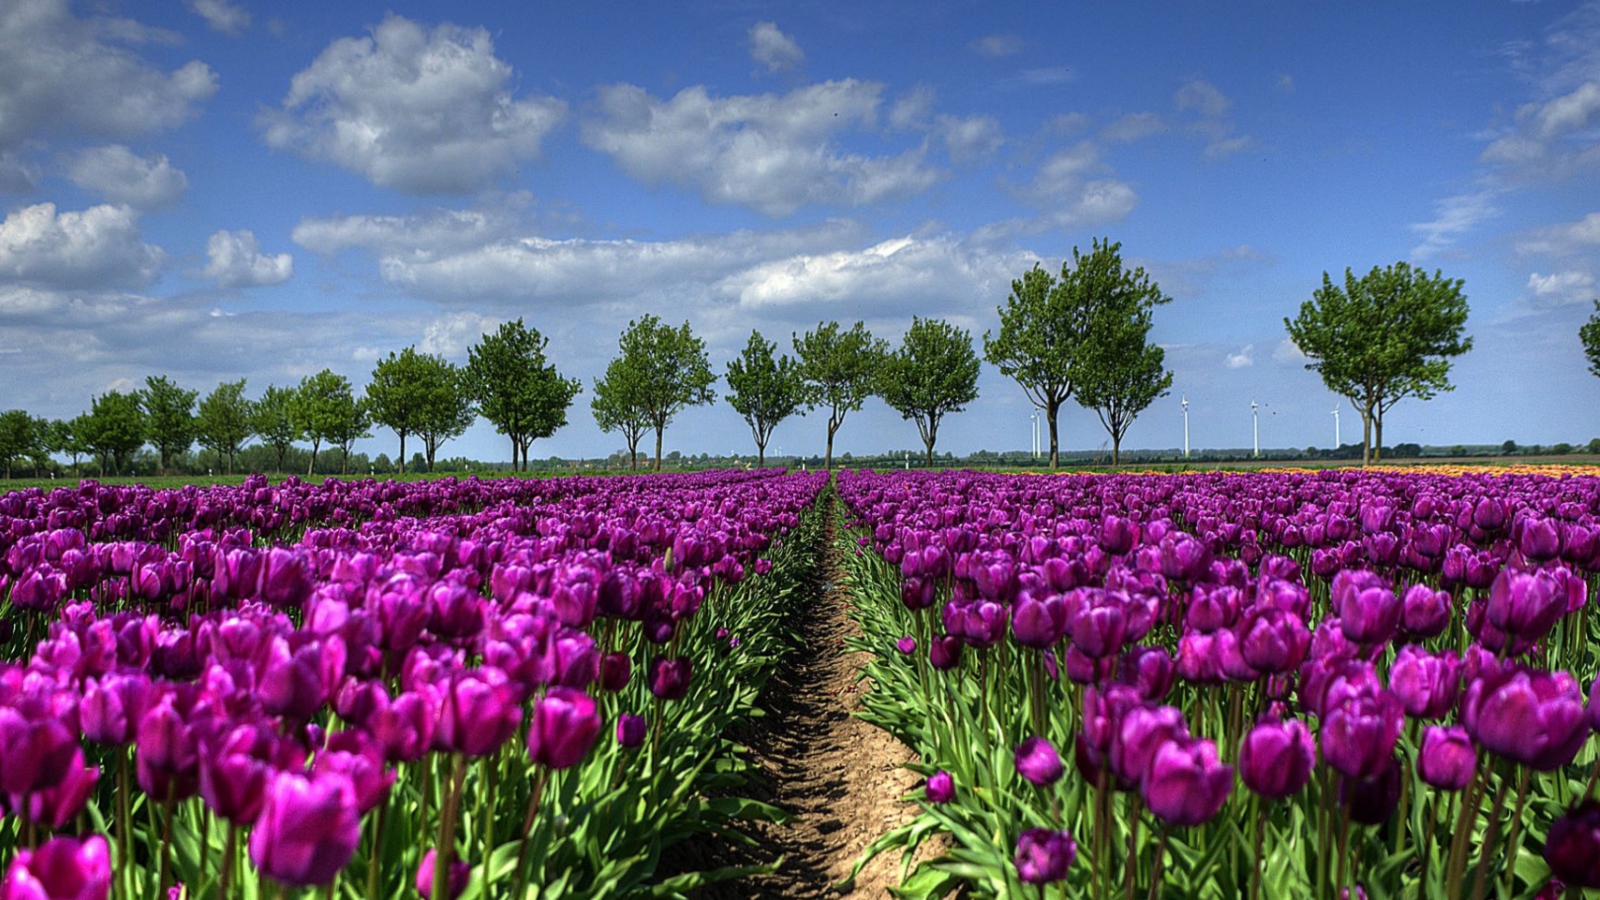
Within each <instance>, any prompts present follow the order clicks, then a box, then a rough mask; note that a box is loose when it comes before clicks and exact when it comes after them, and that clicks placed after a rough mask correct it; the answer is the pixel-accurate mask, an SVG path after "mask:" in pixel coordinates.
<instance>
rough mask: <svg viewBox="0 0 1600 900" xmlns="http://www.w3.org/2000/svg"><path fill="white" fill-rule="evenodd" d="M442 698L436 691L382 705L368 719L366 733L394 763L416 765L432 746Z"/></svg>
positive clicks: (403, 696)
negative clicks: (367, 731) (375, 739)
mask: <svg viewBox="0 0 1600 900" xmlns="http://www.w3.org/2000/svg"><path fill="white" fill-rule="evenodd" d="M442 705H443V698H442V696H441V695H440V694H439V692H438V691H437V689H433V688H429V689H428V691H427V692H417V691H407V692H405V693H402V694H400V695H399V696H397V697H395V698H394V699H393V700H389V701H386V702H384V703H381V704H379V705H378V706H377V708H375V709H374V710H373V711H372V715H371V716H369V717H368V719H367V729H368V730H369V731H371V732H372V736H373V737H374V738H377V739H378V741H379V742H380V743H382V744H383V752H384V759H386V760H388V761H389V762H391V763H399V762H416V761H417V760H419V759H421V758H422V757H423V756H424V755H425V754H426V753H427V752H428V748H429V747H431V746H432V745H433V732H434V728H435V723H436V721H437V719H438V712H439V709H440V707H441V706H442Z"/></svg>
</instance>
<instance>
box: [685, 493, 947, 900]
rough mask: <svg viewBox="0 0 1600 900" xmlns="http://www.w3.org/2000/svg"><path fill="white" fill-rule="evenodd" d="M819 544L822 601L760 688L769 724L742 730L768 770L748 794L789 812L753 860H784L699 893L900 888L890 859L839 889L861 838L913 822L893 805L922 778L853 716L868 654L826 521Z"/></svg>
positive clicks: (884, 737)
mask: <svg viewBox="0 0 1600 900" xmlns="http://www.w3.org/2000/svg"><path fill="white" fill-rule="evenodd" d="M825 548H826V549H825V551H824V552H825V553H828V554H829V556H828V557H827V558H826V559H825V560H824V564H823V565H822V567H821V569H820V576H819V581H820V583H819V584H818V585H817V591H818V593H819V595H820V596H819V598H818V600H817V602H816V604H815V605H814V606H813V607H812V610H811V612H810V614H809V615H807V617H806V620H805V622H804V623H803V632H804V636H805V642H806V646H805V648H804V649H802V650H801V651H800V652H799V653H797V654H796V655H795V661H794V662H793V663H792V664H791V665H790V666H788V667H786V668H785V669H783V670H782V671H780V672H779V673H778V674H777V676H776V677H775V678H774V679H773V680H772V682H770V683H769V684H768V687H767V691H766V696H765V698H764V700H763V705H764V706H765V708H766V710H767V716H766V718H764V719H761V720H758V721H757V723H756V727H755V728H753V729H752V730H751V731H750V732H749V733H747V734H744V735H742V739H743V740H744V742H745V744H746V745H747V746H748V747H749V748H750V750H751V753H752V755H753V757H754V759H755V761H756V762H757V764H759V765H760V767H761V769H762V772H763V775H764V777H763V779H762V782H761V783H758V784H757V785H754V787H755V790H754V791H753V793H754V794H755V795H756V796H758V797H760V799H763V800H765V801H766V802H768V803H771V804H773V805H774V806H777V807H779V808H780V809H783V810H784V811H786V812H788V813H790V814H791V815H792V816H793V817H794V818H793V819H791V820H790V821H789V822H787V823H784V824H782V825H774V824H762V825H761V826H759V828H758V829H757V831H756V835H757V837H758V838H759V840H760V841H761V844H762V850H761V852H760V853H759V854H758V855H760V856H763V857H765V858H763V859H760V860H759V861H761V862H771V861H772V859H774V858H776V857H778V856H780V855H781V856H782V857H783V860H784V861H783V865H782V866H781V867H780V868H779V870H778V872H777V873H776V874H774V875H771V876H766V877H763V878H758V879H754V880H752V881H744V882H737V883H733V884H727V885H721V886H718V887H717V888H716V889H714V890H711V891H707V892H706V896H707V897H714V898H716V900H722V898H733V897H756V898H763V897H772V898H779V897H781V898H785V900H808V898H820V897H829V898H837V897H854V898H872V900H879V898H886V897H888V896H889V893H888V889H889V888H890V887H892V886H897V885H898V884H899V883H900V881H899V874H900V872H899V859H900V856H899V853H898V852H891V853H888V854H884V855H881V856H879V857H878V858H877V859H875V860H873V861H872V863H871V864H870V865H869V866H867V868H866V869H864V870H863V871H862V872H861V874H860V875H858V876H857V877H856V880H855V882H854V884H853V885H852V886H851V888H850V889H847V890H844V891H838V890H836V889H835V886H836V885H838V884H839V883H840V882H842V881H844V879H846V878H848V877H849V875H850V869H851V867H852V866H854V865H855V862H856V860H857V859H859V858H860V856H861V853H862V851H863V850H864V849H866V846H867V845H868V844H869V843H871V842H872V841H873V840H874V839H876V838H878V837H879V836H881V835H883V834H884V833H886V832H888V831H890V830H892V829H894V828H895V827H897V826H899V825H902V824H904V823H906V822H909V821H910V820H911V819H912V818H914V817H915V807H914V806H913V805H912V804H908V803H904V802H902V801H901V800H900V798H901V797H902V796H904V795H905V794H906V792H908V791H909V790H911V789H912V787H914V786H915V785H916V783H917V781H918V778H917V776H916V775H915V774H914V773H912V772H909V771H908V770H906V769H905V768H903V764H904V763H906V762H907V761H909V760H910V759H911V758H912V755H911V751H910V750H909V749H908V748H907V747H906V746H905V745H904V744H901V743H900V742H899V741H898V740H896V739H895V738H893V737H892V736H890V735H889V734H888V733H887V732H884V731H881V730H879V729H877V728H874V727H873V726H871V725H868V724H867V723H866V722H863V721H861V720H860V719H858V718H856V717H855V716H854V715H852V713H853V712H854V711H855V710H856V709H857V707H858V704H859V703H860V698H861V695H862V692H863V691H866V690H870V687H871V686H870V682H866V681H861V680H858V678H859V673H860V671H861V668H862V666H864V665H865V664H866V662H867V661H868V659H869V658H870V656H869V654H867V653H864V652H859V651H857V652H850V651H848V650H847V649H846V647H845V645H844V644H845V639H846V638H847V637H849V636H851V635H854V634H857V633H859V628H858V627H857V625H856V623H855V621H854V620H853V619H851V618H850V615H849V601H850V597H849V592H848V590H847V589H846V588H845V587H844V585H843V584H842V577H841V576H842V573H841V572H840V569H839V566H838V560H837V559H835V558H833V557H832V554H833V553H834V552H835V551H836V548H835V547H834V544H833V535H832V531H831V523H830V531H829V535H828V538H827V541H826V543H825ZM768 854H770V855H768Z"/></svg>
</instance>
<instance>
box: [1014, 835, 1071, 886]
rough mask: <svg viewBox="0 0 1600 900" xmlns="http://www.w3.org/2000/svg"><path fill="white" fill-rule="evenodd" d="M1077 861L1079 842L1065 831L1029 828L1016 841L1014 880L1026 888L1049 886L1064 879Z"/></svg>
mask: <svg viewBox="0 0 1600 900" xmlns="http://www.w3.org/2000/svg"><path fill="white" fill-rule="evenodd" d="M1077 857H1078V842H1077V841H1075V840H1073V839H1072V835H1070V834H1068V833H1067V832H1065V831H1052V830H1051V829H1048V828H1030V829H1028V830H1027V831H1024V832H1023V833H1022V834H1021V836H1019V837H1018V838H1017V854H1016V857H1015V858H1014V860H1013V862H1015V863H1016V866H1017V877H1018V878H1020V879H1022V881H1023V882H1025V883H1027V884H1049V883H1051V882H1053V881H1061V880H1062V879H1064V878H1066V877H1067V870H1068V869H1071V868H1072V861H1073V860H1074V859H1077Z"/></svg>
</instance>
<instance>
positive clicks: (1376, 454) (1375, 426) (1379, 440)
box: [1372, 409, 1383, 462]
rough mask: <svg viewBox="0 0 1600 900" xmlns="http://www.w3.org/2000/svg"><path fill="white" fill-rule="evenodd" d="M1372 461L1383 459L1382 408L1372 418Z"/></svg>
mask: <svg viewBox="0 0 1600 900" xmlns="http://www.w3.org/2000/svg"><path fill="white" fill-rule="evenodd" d="M1372 438H1373V440H1372V461H1373V462H1382V461H1383V410H1382V409H1379V410H1378V414H1377V415H1376V416H1373V418H1372Z"/></svg>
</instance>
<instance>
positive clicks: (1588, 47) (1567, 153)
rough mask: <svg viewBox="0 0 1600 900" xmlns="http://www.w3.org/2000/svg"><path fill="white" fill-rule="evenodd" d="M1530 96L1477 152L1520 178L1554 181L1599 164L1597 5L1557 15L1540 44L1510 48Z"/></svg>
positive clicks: (1599, 36) (1599, 28) (1599, 9)
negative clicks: (1525, 77)
mask: <svg viewBox="0 0 1600 900" xmlns="http://www.w3.org/2000/svg"><path fill="white" fill-rule="evenodd" d="M1509 55H1510V56H1511V58H1512V59H1511V61H1512V64H1513V66H1514V67H1515V68H1516V69H1517V70H1519V71H1520V72H1522V73H1523V74H1527V75H1530V76H1531V77H1532V81H1533V84H1534V96H1533V99H1531V100H1530V101H1529V102H1527V103H1524V104H1522V105H1521V106H1519V107H1518V108H1517V110H1516V113H1515V114H1514V116H1513V117H1512V121H1511V122H1510V123H1509V124H1507V125H1504V126H1503V127H1501V128H1500V129H1499V130H1498V132H1497V133H1496V136H1495V137H1494V139H1493V140H1492V141H1490V142H1489V144H1488V145H1487V146H1485V147H1484V150H1483V153H1482V155H1481V156H1480V160H1481V161H1482V162H1484V163H1486V164H1488V165H1491V166H1494V167H1496V168H1497V169H1498V170H1500V171H1501V172H1503V173H1504V174H1505V175H1507V176H1509V177H1512V178H1514V179H1518V180H1534V181H1559V180H1562V179H1565V178H1569V177H1572V176H1574V175H1577V174H1579V173H1582V172H1587V171H1591V170H1593V169H1595V168H1600V141H1597V140H1596V126H1600V5H1597V4H1595V3H1585V4H1581V5H1579V6H1578V7H1577V8H1576V9H1574V10H1573V11H1572V12H1570V13H1568V14H1567V15H1565V16H1562V17H1561V18H1560V19H1559V20H1557V21H1556V22H1555V24H1553V25H1552V26H1551V27H1550V28H1549V29H1548V30H1547V31H1546V33H1545V37H1544V40H1543V42H1542V43H1541V44H1538V45H1520V46H1516V47H1513V48H1509Z"/></svg>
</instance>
